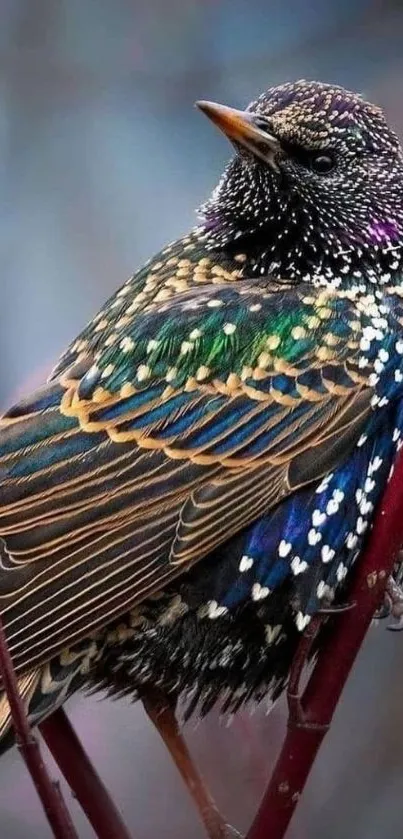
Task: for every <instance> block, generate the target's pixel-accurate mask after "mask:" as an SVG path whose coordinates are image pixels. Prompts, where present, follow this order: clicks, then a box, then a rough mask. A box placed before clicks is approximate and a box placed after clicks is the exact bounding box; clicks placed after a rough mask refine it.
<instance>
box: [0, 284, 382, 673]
mask: <svg viewBox="0 0 403 839" xmlns="http://www.w3.org/2000/svg"><path fill="white" fill-rule="evenodd" d="M366 317H367V315H366V313H365V311H358V309H357V307H356V305H355V304H354V301H352V300H349V299H348V298H347V297H345V296H344V297H343V296H342V295H340V294H337V292H331V293H330V292H322V293H320V294H318V295H316V296H310V295H309V293H308V292H307V291H304V290H303V289H301V288H296V289H295V290H286V291H281V290H280V291H279V290H276V291H268V290H267V289H265V288H264V287H263V286H262V287H260V288H259V287H258V286H257V285H256V283H253V282H248V281H240V282H238V283H237V284H236V285H232V286H231V285H226V286H221V287H218V286H217V287H215V286H206V287H205V288H201V289H199V290H193V291H191V292H189V293H186V294H183V295H180V296H178V297H177V298H176V299H175V300H173V301H167V302H162V303H160V304H157V305H156V306H155V308H154V309H153V310H152V311H149V312H144V313H142V314H140V315H137V317H135V318H134V317H133V319H132V320H130V321H129V322H125V323H124V324H122V325H121V326H120V327H116V328H115V333H114V340H113V342H109V341H107V340H105V342H104V343H103V344H101V345H100V346H99V345H98V348H97V349H96V351H95V355H94V357H93V360H92V364H91V366H88V364H87V366H84V367H83V366H81V368H80V367H79V366H76V367H75V368H72V369H70V370H67V371H66V372H65V373H64V374H63V376H61V377H60V378H59V380H57V381H54V382H51V383H50V384H49V385H47V386H46V387H45V388H44V389H43V390H42V391H41V392H39V393H36V394H34V395H33V396H32V398H30V399H28V400H26V401H25V402H21V403H20V404H19V405H17V406H16V407H14V408H13V409H11V410H10V411H9V412H8V414H7V415H6V416H5V417H4V419H3V420H2V423H1V425H0V480H1V504H0V535H1V537H2V540H3V548H2V552H1V573H0V608H1V609H2V613H3V616H4V620H5V623H6V627H7V636H8V640H9V643H10V648H11V651H12V654H13V656H14V660H15V662H16V665H17V666H18V667H19V668H21V667H23V668H26V667H27V666H33V665H35V664H36V663H38V662H39V661H43V660H45V659H46V658H47V657H49V656H50V655H52V654H54V653H56V652H57V651H58V650H60V649H62V648H63V647H64V646H65V645H66V644H67V643H69V642H71V641H73V640H75V641H76V640H78V639H79V638H82V637H84V636H85V635H88V633H90V632H91V631H92V630H95V629H96V628H97V627H99V626H100V625H105V624H106V623H107V622H108V621H109V620H111V619H112V618H114V617H115V616H116V615H118V614H121V613H122V612H123V611H125V610H126V609H127V608H128V607H130V606H131V605H133V603H135V602H137V601H139V600H141V599H144V598H145V597H146V596H148V595H150V594H153V593H155V592H157V591H158V590H160V589H161V588H162V587H163V586H164V585H165V584H166V583H167V582H169V581H170V580H171V579H173V578H174V577H175V576H176V575H178V574H179V573H181V572H183V571H184V570H186V569H187V568H188V567H189V566H190V565H191V564H192V563H194V562H195V561H198V560H200V559H201V558H202V557H203V556H206V555H207V554H208V552H209V551H211V550H212V549H214V548H215V547H216V546H217V545H219V544H222V543H223V542H225V540H227V539H228V538H229V537H230V536H231V535H232V534H234V533H235V532H237V531H239V530H240V529H241V528H242V527H244V526H245V525H247V524H248V523H249V522H251V521H252V520H254V519H255V518H256V517H257V516H259V515H260V514H261V513H262V511H266V510H268V509H269V508H270V507H272V506H273V505H274V504H276V503H277V502H278V501H279V499H280V498H281V497H283V496H285V495H287V494H289V493H291V492H292V491H293V490H294V489H295V488H296V487H298V486H301V485H302V484H304V483H306V482H309V481H314V480H315V479H318V478H319V477H320V476H322V475H323V474H325V473H326V472H328V471H329V470H331V469H333V468H334V466H335V465H337V464H338V463H339V462H341V461H342V460H343V459H344V458H345V457H346V455H347V454H348V452H349V451H350V450H351V448H352V446H353V445H354V444H355V443H356V441H357V439H358V437H359V435H360V434H361V433H362V431H363V428H364V427H365V426H366V424H367V423H368V418H369V416H370V414H371V407H370V399H371V395H372V389H371V388H370V387H368V384H367V380H368V373H369V372H370V370H371V364H369V365H367V366H366V368H365V370H364V371H363V370H362V369H361V366H360V358H362V352H361V350H360V348H359V340H360V332H361V329H362V328H363V326H364V325H365V322H366ZM364 373H365V375H364Z"/></svg>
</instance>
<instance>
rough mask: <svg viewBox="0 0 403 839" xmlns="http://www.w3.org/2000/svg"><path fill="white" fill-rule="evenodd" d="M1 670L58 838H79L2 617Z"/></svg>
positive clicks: (21, 745)
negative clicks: (35, 728)
mask: <svg viewBox="0 0 403 839" xmlns="http://www.w3.org/2000/svg"><path fill="white" fill-rule="evenodd" d="M0 671H1V677H2V682H3V685H4V689H5V691H6V694H7V699H8V702H9V705H10V711H11V718H12V721H13V725H14V730H15V739H16V743H17V746H18V749H19V751H20V752H21V754H22V757H23V758H24V760H25V763H26V765H27V768H28V771H29V773H30V775H31V778H32V780H33V782H34V784H35V787H36V789H37V792H38V795H39V797H40V799H41V802H42V805H43V808H44V810H45V813H46V816H47V818H48V821H49V824H50V826H51V828H52V830H53V834H54V836H55V837H56V839H78V834H77V833H76V830H75V828H74V825H73V822H72V821H71V818H70V815H69V811H68V809H67V807H66V804H65V802H64V799H63V796H62V794H61V792H60V788H59V785H58V784H57V783H56V782H54V781H52V780H51V778H50V776H49V773H48V771H47V769H46V766H45V764H44V762H43V759H42V755H41V751H40V748H39V744H38V742H37V740H36V739H35V737H34V736H33V734H32V732H31V729H30V727H29V723H28V720H27V715H26V713H25V708H24V704H23V701H22V699H21V696H20V694H19V690H18V682H17V677H16V675H15V670H14V667H13V663H12V661H11V656H10V653H9V649H8V646H7V641H6V637H5V634H4V629H3V624H2V621H1V618H0Z"/></svg>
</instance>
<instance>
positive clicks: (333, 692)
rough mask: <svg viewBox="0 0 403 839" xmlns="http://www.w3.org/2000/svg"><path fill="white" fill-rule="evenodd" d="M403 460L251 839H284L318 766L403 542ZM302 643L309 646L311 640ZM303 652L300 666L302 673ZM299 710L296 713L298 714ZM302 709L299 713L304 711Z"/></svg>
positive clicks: (293, 722)
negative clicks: (349, 605) (315, 764)
mask: <svg viewBox="0 0 403 839" xmlns="http://www.w3.org/2000/svg"><path fill="white" fill-rule="evenodd" d="M402 504H403V456H402V454H401V455H400V456H399V458H398V460H397V462H396V465H395V469H394V472H393V475H392V477H391V479H390V481H389V483H388V485H387V487H386V490H385V492H384V495H383V498H382V502H381V504H380V507H379V509H378V512H377V515H376V517H375V522H374V527H373V530H372V533H371V536H370V538H369V540H368V545H367V547H366V549H365V551H364V553H363V555H362V557H361V558H360V560H359V562H358V564H357V570H356V573H355V576H354V579H353V581H352V585H351V587H350V589H349V592H348V596H349V599H350V602H351V603H354V608H352V609H349V610H346V611H344V612H341V613H340V614H339V615H338V616H337V617H336V618H335V622H334V628H333V629H332V631H331V632H330V633H329V636H328V637H327V639H326V641H325V642H324V644H323V646H322V647H321V649H320V652H319V655H318V659H317V662H316V665H315V668H314V670H313V672H312V675H311V677H310V679H309V682H308V684H307V686H306V688H305V691H304V693H303V694H302V696H301V697H298V696H297V700H296V699H295V696H296V694H297V691H295V686H296V685H295V683H296V681H297V680H296V679H295V678H294V677H293V678H292V681H293V697H292V703H291V707H292V709H293V710H294V713H293V714H291V715H290V718H289V723H288V731H287V734H286V737H285V740H284V744H283V748H282V751H281V753H280V756H279V758H278V761H277V764H276V766H275V768H274V771H273V774H272V777H271V779H270V781H269V784H268V787H267V789H266V792H265V795H264V798H263V801H262V803H261V806H260V808H259V811H258V814H257V816H256V818H255V820H254V822H253V824H252V827H251V828H250V830H249V833H248V836H247V839H283V837H284V836H285V833H286V830H287V827H288V825H289V823H290V821H291V818H292V815H293V813H294V811H295V808H296V806H297V804H298V801H299V799H300V796H301V793H302V791H303V789H304V786H305V783H306V780H307V778H308V775H309V772H310V770H311V767H312V764H313V762H314V759H315V757H316V754H317V752H318V749H319V747H320V745H321V743H322V740H323V738H324V736H325V734H326V731H327V730H328V729H329V727H330V724H331V721H332V717H333V714H334V711H335V708H336V706H337V703H338V700H339V698H340V695H341V693H342V690H343V688H344V685H345V683H346V681H347V678H348V675H349V673H350V670H351V668H352V666H353V664H354V661H355V658H356V656H357V653H358V651H359V649H360V647H361V644H362V642H363V640H364V638H365V635H366V632H367V630H368V628H369V626H370V624H371V621H372V618H373V615H374V612H375V611H376V609H377V608H378V606H379V604H380V603H381V601H382V596H383V594H384V591H385V587H386V583H387V580H388V578H389V576H390V575H391V574H392V571H393V566H394V562H395V558H396V555H397V553H398V550H399V548H400V546H401V545H402V543H403V515H402ZM301 645H302V646H304V645H305V647H306V646H307V643H306V640H304V639H303V640H302V641H301ZM300 664H301V661H300V650H299V652H298V654H297V668H298V671H299V673H300V670H301V667H300ZM296 709H297V712H296V713H295V710H296ZM298 709H299V710H298Z"/></svg>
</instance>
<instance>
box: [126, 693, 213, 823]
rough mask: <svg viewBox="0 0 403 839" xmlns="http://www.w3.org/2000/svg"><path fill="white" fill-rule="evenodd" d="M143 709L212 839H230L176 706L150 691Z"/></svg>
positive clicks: (144, 700)
mask: <svg viewBox="0 0 403 839" xmlns="http://www.w3.org/2000/svg"><path fill="white" fill-rule="evenodd" d="M142 700H143V705H144V709H145V711H146V713H147V715H148V717H149V719H150V720H151V722H152V723H153V725H155V727H156V729H157V731H158V733H159V735H160V736H161V737H162V739H163V741H164V743H165V745H166V746H167V748H168V751H169V753H170V755H171V757H172V759H173V761H174V763H175V766H176V767H177V769H178V770H179V772H180V774H181V776H182V778H183V780H184V782H185V784H186V786H187V789H188V790H189V793H190V795H191V796H192V798H193V801H194V803H195V804H196V807H197V810H198V812H199V814H200V817H201V819H202V821H203V822H204V826H205V828H206V831H207V835H208V836H209V837H210V839H227V837H228V836H229V827H228V825H227V824H226V823H225V821H224V819H223V818H222V816H221V814H220V812H219V811H218V809H217V806H216V804H215V802H214V800H213V798H212V797H211V795H210V792H209V790H208V788H207V787H206V785H205V784H204V782H203V779H202V778H201V776H200V775H199V773H198V771H197V769H196V767H195V765H194V763H193V760H192V757H191V755H190V752H189V750H188V748H187V745H186V743H185V740H184V737H183V735H182V733H181V732H180V730H179V725H178V721H177V719H176V715H175V706H173V705H172V704H170V702H169V698H168V697H165V696H164V695H163V694H160V693H159V692H158V691H154V692H152V691H148V692H147V693H146V694H145V695H144V696H143V697H142Z"/></svg>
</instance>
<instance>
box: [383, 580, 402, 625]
mask: <svg viewBox="0 0 403 839" xmlns="http://www.w3.org/2000/svg"><path fill="white" fill-rule="evenodd" d="M382 608H383V610H384V615H382V617H390V616H391V617H392V618H394V619H395V621H396V622H395V623H391V624H389V625H388V627H387V628H388V629H390V630H391V631H393V632H399V631H400V630H402V629H403V588H402V586H401V585H399V584H398V583H397V582H396V580H395V579H394V578H393V577H389V580H388V582H387V585H386V590H385V598H384V602H383V607H382ZM385 610H386V612H385ZM381 611H382V610H381Z"/></svg>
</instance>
